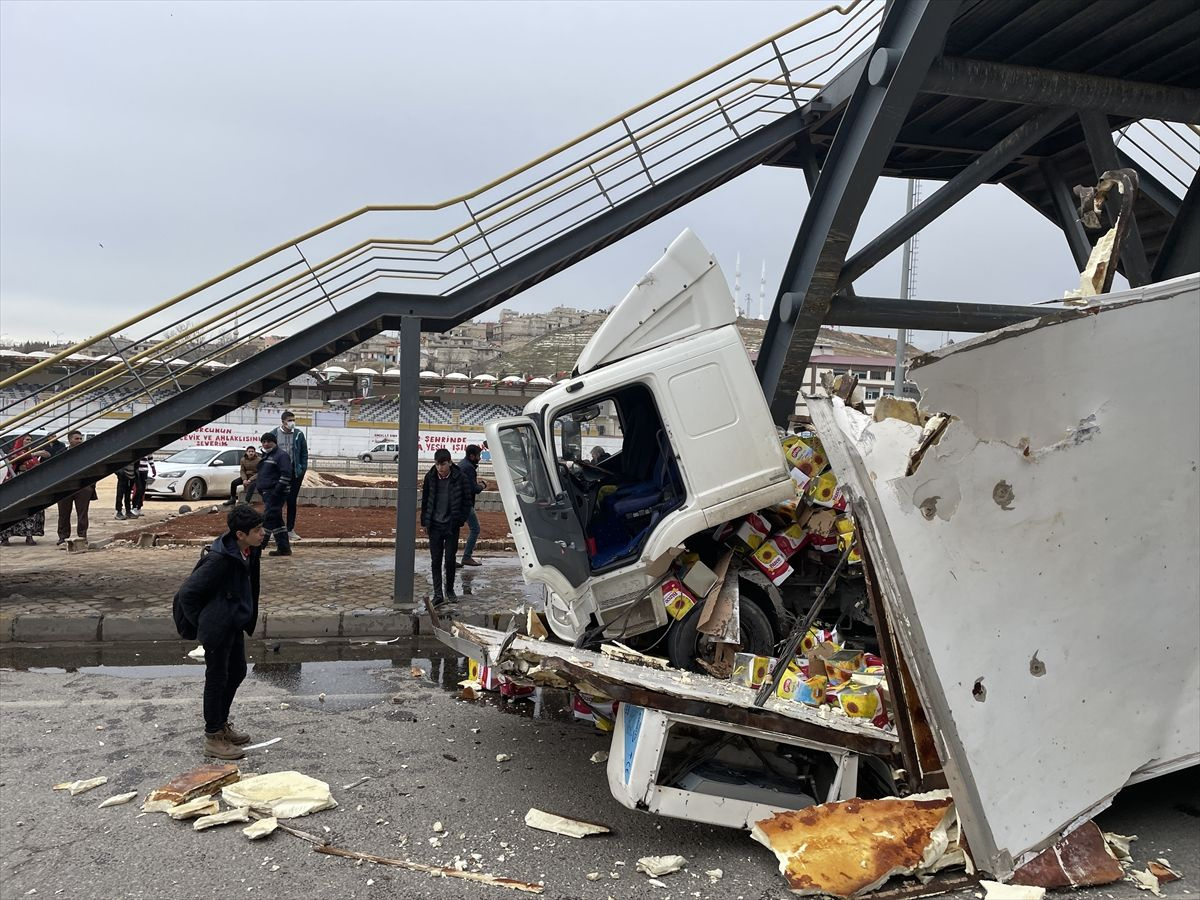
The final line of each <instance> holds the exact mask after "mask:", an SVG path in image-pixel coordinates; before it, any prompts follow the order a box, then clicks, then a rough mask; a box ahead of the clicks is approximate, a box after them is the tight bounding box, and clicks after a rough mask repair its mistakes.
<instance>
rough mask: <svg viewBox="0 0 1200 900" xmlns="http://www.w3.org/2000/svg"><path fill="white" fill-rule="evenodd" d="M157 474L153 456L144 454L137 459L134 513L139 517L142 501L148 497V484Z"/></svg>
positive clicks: (140, 515)
mask: <svg viewBox="0 0 1200 900" xmlns="http://www.w3.org/2000/svg"><path fill="white" fill-rule="evenodd" d="M157 474H158V470H156V469H155V468H154V457H153V456H149V455H147V456H143V457H142V458H141V459H139V460H138V461H137V475H136V476H135V480H134V485H133V514H134V516H136V517H137V518H139V519H140V518H141V517H142V503H143V502H144V501H145V499H146V485H147V484H148V483H149V481H150V479H151V478H152V477H153V476H155V475H157Z"/></svg>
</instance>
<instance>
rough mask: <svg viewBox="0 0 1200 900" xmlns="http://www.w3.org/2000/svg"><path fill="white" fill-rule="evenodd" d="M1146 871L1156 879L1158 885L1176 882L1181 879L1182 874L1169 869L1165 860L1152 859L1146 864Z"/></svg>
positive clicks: (1169, 866)
mask: <svg viewBox="0 0 1200 900" xmlns="http://www.w3.org/2000/svg"><path fill="white" fill-rule="evenodd" d="M1146 871H1148V872H1149V873H1150V874H1151V875H1153V876H1154V877H1155V878H1157V879H1158V883H1159V884H1168V883H1170V882H1172V881H1178V880H1179V879H1180V878H1182V877H1183V875H1182V874H1180V873H1179V872H1177V871H1175V870H1174V869H1172V868H1171V864H1170V863H1169V862H1167V861H1166V860H1165V859H1162V858H1159V859H1152V860H1150V862H1149V863H1147V864H1146Z"/></svg>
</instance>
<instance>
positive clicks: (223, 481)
mask: <svg viewBox="0 0 1200 900" xmlns="http://www.w3.org/2000/svg"><path fill="white" fill-rule="evenodd" d="M245 452H246V448H245V447H189V448H188V449H187V450H180V451H179V452H177V453H173V454H171V455H170V456H169V457H167V458H166V459H165V460H163V461H162V462H156V463H155V464H154V468H155V470H156V472H157V474H156V475H154V476H153V477H152V478H151V479H150V480H149V481H147V482H146V494H147V496H158V497H181V498H183V499H184V500H191V501H193V502H195V501H197V500H203V499H204V498H205V497H209V496H217V497H228V496H229V488H230V485H232V484H233V480H234V479H235V478H239V477H241V474H242V469H241V464H242V454H243V453H245Z"/></svg>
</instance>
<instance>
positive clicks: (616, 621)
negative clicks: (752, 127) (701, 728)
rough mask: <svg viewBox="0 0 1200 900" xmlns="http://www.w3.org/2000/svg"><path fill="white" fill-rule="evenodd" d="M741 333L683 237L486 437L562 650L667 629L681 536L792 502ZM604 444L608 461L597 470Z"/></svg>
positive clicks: (524, 557) (718, 284)
mask: <svg viewBox="0 0 1200 900" xmlns="http://www.w3.org/2000/svg"><path fill="white" fill-rule="evenodd" d="M736 321H737V312H736V308H735V305H734V300H733V296H732V294H731V293H730V291H729V287H728V285H727V283H726V280H725V276H724V275H723V274H722V272H721V269H720V267H719V266H718V265H717V262H716V260H715V258H714V257H713V256H712V255H711V254H710V253H709V252H708V250H707V249H706V248H705V247H704V245H703V244H702V243H701V242H700V240H699V238H697V237H696V235H695V234H694V233H693V232H692V231H691V230H685V231H684V232H683V234H681V235H680V236H679V237H678V238H676V239H675V241H674V242H673V243H672V244H671V245H670V247H668V249H667V251H666V253H665V255H664V256H663V257H662V258H661V259H660V260H659V261H658V262H657V263H656V264H655V265H654V267H653V268H652V269H651V270H650V271H649V272H648V273H647V274H646V275H645V276H644V277H643V278H642V279H641V280H639V281H638V282H637V284H635V285H634V286H633V288H632V290H630V292H629V293H628V294H627V295H626V296H625V298H624V299H623V300H622V301H621V302H620V303H619V304H618V305H617V306H616V307H615V308H614V309H613V311H612V313H610V315H609V317H608V319H607V320H606V321H605V322H604V324H603V325H602V326H601V327H600V329H599V330H598V331H597V332H596V334H595V335H594V336H593V337H592V339H591V341H589V342H588V344H587V346H586V347H584V349H583V352H582V353H581V354H580V355H579V360H578V361H577V363H576V366H575V369H574V371H573V372H572V375H571V377H570V378H569V379H567V380H565V381H562V382H560V383H558V384H557V385H555V386H554V387H552V388H549V389H547V390H546V391H545V392H544V393H542V394H540V395H538V396H537V397H535V398H534V399H533V400H531V401H530V402H529V404H528V405H527V406H526V407H525V410H524V414H523V415H521V416H517V417H514V418H509V419H500V420H497V421H493V422H491V423H489V424H488V425H487V426H486V427H485V430H486V432H487V438H488V446H489V447H490V448H491V451H492V460H493V463H494V465H495V470H496V483H497V487H498V489H499V491H500V495H501V498H502V500H503V502H504V509H505V513H506V514H507V516H508V521H509V525H510V528H511V531H512V535H513V539H514V541H515V543H516V546H517V551H518V555H519V557H520V560H521V571H522V574H523V576H524V578H525V580H526V581H527V582H530V583H540V584H543V585H545V587H546V592H547V593H546V598H547V602H546V617H547V620H548V622H549V625H550V627H551V629H552V630H553V631H554V633H555V634H556V635H557V636H558V637H559V638H560V639H562V640H566V641H574V640H575V639H576V638H578V637H579V636H580V635H582V634H583V633H584V632H585V631H586V630H588V629H589V628H597V627H601V626H602V627H603V633H604V634H605V636H607V637H609V638H616V637H619V636H632V635H636V634H640V633H643V632H646V631H649V630H651V629H653V628H657V627H659V626H662V625H665V624H666V622H667V612H666V610H665V608H664V606H663V604H662V603H661V602H654V600H652V599H651V594H652V589H653V588H654V587H655V585H656V584H657V582H658V581H659V579H660V578H661V576H662V575H663V573H664V572H665V571H666V568H667V565H668V564H669V562H670V561H671V560H672V559H674V557H675V556H676V555H678V553H679V552H680V549H679V548H680V547H681V545H682V543H683V542H684V540H686V539H687V538H689V537H691V536H692V535H695V534H698V533H700V532H702V531H705V530H708V529H713V528H715V527H717V526H719V525H721V524H723V523H725V522H728V521H730V520H731V519H734V518H737V517H739V516H742V515H745V514H747V513H749V512H753V511H754V510H757V509H761V508H763V507H766V506H770V505H772V504H774V503H778V502H781V501H783V500H786V499H788V498H791V497H793V496H794V489H793V485H792V481H791V479H790V477H789V475H788V473H787V471H786V469H785V468H784V465H783V460H782V457H781V455H780V452H779V442H778V440H777V439H776V436H775V429H774V426H773V423H772V420H771V415H770V411H769V409H768V407H767V404H766V401H765V399H763V396H762V391H761V390H760V389H759V385H758V380H757V378H756V376H755V372H754V367H753V365H752V364H751V362H750V358H749V356H748V355H747V353H746V348H745V345H744V344H743V343H742V339H741V336H740V335H739V333H738V331H737V327H736ZM617 439H619V445H617V443H616V441H617ZM601 442H602V443H603V444H604V445H605V448H604V449H608V448H611V449H612V451H613V452H611V453H609V454H608V455H607V456H605V455H604V454H596V456H599V457H603V458H601V459H599V461H595V460H594V458H593V454H591V453H590V451H591V450H592V449H593V448H594V447H596V446H599V445H600V443H601ZM731 462H732V463H733V464H732V465H731ZM731 473H732V475H731Z"/></svg>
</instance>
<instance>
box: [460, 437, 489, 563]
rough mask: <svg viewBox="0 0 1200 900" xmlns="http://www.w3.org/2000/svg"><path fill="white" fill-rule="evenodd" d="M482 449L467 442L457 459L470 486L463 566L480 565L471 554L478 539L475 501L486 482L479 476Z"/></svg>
mask: <svg viewBox="0 0 1200 900" xmlns="http://www.w3.org/2000/svg"><path fill="white" fill-rule="evenodd" d="M481 453H482V451H481V450H480V449H479V446H478V445H477V444H467V451H466V453H465V454H464V456H463V458H462V459H460V460H459V461H458V468H459V469H461V470H462V473H463V475H465V476H466V478H467V484H469V485H470V486H471V506H470V508H469V509H468V510H467V544H466V546H465V547H463V555H462V563H461V564H460V565H464V566H478V565H482V563H480V561H479V560H477V559H476V558H475V557H474V556H473V555H472V554H473V553H474V552H475V542H476V541H477V540H479V516H478V515H477V514H476V513H475V501H476V499H478V497H479V495H480V494H482V493H483V492H484V491H485V490H487V482H485V481H482V480H481V479H480V478H479V458H480V455H481Z"/></svg>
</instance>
